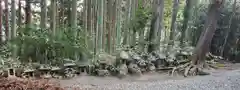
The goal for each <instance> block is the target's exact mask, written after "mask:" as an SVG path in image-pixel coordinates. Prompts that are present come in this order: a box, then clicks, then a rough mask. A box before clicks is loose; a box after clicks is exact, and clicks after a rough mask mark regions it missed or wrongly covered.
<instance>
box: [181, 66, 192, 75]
mask: <svg viewBox="0 0 240 90" xmlns="http://www.w3.org/2000/svg"><path fill="white" fill-rule="evenodd" d="M192 67H194V66H193V65H191V64H190V65H189V66H188V67H187V68H186V69H185V71H184V74H183V76H184V77H187V76H188V74H189V70H190V69H191V68H192Z"/></svg>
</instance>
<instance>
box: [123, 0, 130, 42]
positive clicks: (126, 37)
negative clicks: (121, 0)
mask: <svg viewBox="0 0 240 90" xmlns="http://www.w3.org/2000/svg"><path fill="white" fill-rule="evenodd" d="M131 3H132V2H131V0H128V1H127V6H126V11H125V13H126V15H125V17H126V18H125V21H124V29H123V30H124V39H123V44H124V45H128V44H129V42H130V41H129V37H130V36H129V35H130V34H129V33H130V32H129V31H130V30H129V24H130V18H131Z"/></svg>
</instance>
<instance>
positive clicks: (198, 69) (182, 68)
mask: <svg viewBox="0 0 240 90" xmlns="http://www.w3.org/2000/svg"><path fill="white" fill-rule="evenodd" d="M203 66H204V67H203ZM203 68H212V69H217V66H215V65H214V64H209V63H204V64H201V65H193V64H191V62H187V63H185V64H182V65H178V66H176V67H174V68H173V69H172V70H171V71H169V75H171V76H173V75H174V73H175V72H182V73H183V76H184V77H187V76H196V75H209V74H210V73H207V72H204V71H203Z"/></svg>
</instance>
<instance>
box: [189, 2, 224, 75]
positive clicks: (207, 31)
mask: <svg viewBox="0 0 240 90" xmlns="http://www.w3.org/2000/svg"><path fill="white" fill-rule="evenodd" d="M222 3H223V2H222V0H212V1H211V2H210V4H209V10H208V13H207V20H206V22H205V28H204V30H203V31H202V34H201V37H200V38H199V40H198V43H197V46H196V48H195V51H194V54H193V56H192V57H191V60H192V62H191V66H189V67H188V68H186V70H185V73H184V75H185V76H187V75H188V71H189V70H190V69H191V67H194V68H195V70H194V71H196V72H199V70H201V68H202V67H203V65H204V63H205V56H206V53H207V52H208V51H209V47H210V43H211V41H212V38H213V35H214V32H215V31H216V26H217V19H218V16H219V8H220V7H221V5H222Z"/></svg>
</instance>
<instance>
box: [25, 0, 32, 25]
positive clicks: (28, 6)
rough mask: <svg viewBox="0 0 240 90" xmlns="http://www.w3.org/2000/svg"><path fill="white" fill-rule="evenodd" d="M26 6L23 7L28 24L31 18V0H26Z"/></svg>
mask: <svg viewBox="0 0 240 90" xmlns="http://www.w3.org/2000/svg"><path fill="white" fill-rule="evenodd" d="M25 2H26V7H25V13H26V25H27V26H29V24H31V19H32V15H31V1H30V0H26V1H25Z"/></svg>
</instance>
